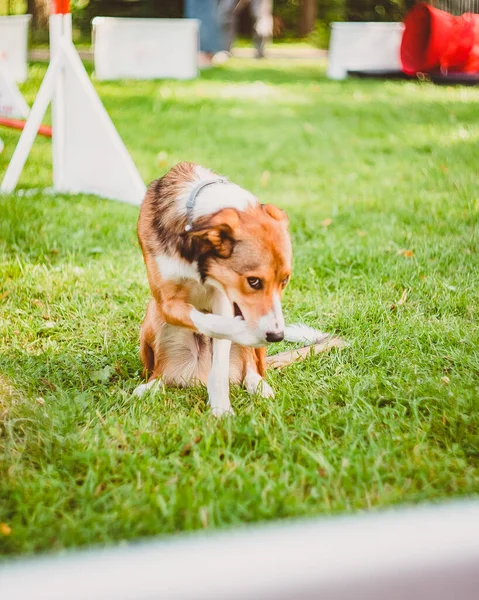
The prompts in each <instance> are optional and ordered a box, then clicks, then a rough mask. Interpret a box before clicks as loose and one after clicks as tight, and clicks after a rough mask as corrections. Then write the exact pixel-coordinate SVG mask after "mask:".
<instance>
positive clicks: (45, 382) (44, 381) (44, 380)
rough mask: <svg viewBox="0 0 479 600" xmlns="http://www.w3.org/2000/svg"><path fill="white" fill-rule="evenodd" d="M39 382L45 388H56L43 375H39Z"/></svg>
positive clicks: (53, 389)
mask: <svg viewBox="0 0 479 600" xmlns="http://www.w3.org/2000/svg"><path fill="white" fill-rule="evenodd" d="M40 382H41V383H43V385H44V386H45V387H46V388H48V389H49V390H51V391H52V392H54V391H55V390H56V389H57V388H56V386H55V385H54V384H53V383H52V382H51V381H49V380H48V379H46V378H45V377H41V378H40Z"/></svg>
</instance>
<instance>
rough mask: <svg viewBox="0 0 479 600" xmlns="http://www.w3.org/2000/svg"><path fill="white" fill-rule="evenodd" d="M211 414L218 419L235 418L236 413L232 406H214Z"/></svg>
mask: <svg viewBox="0 0 479 600" xmlns="http://www.w3.org/2000/svg"><path fill="white" fill-rule="evenodd" d="M211 414H212V415H213V416H215V417H217V418H220V417H228V416H229V417H234V416H235V411H234V410H233V409H232V408H231V406H212V407H211Z"/></svg>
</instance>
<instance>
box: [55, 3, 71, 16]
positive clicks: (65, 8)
mask: <svg viewBox="0 0 479 600" xmlns="http://www.w3.org/2000/svg"><path fill="white" fill-rule="evenodd" d="M51 7H52V15H66V14H68V13H69V12H70V0H52V3H51Z"/></svg>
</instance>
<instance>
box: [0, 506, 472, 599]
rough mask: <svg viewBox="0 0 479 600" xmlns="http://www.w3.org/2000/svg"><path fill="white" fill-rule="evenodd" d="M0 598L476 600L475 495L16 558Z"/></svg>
mask: <svg viewBox="0 0 479 600" xmlns="http://www.w3.org/2000/svg"><path fill="white" fill-rule="evenodd" d="M12 535H14V533H12ZM33 535H34V532H33V531H32V536H33ZM0 597H1V598H2V600H24V599H25V600H27V599H28V600H77V599H78V600H80V599H81V600H97V599H98V600H100V599H101V600H146V599H148V600H151V599H163V598H165V599H180V598H181V599H193V598H195V599H203V598H204V599H208V600H216V599H217V600H220V599H221V600H231V599H233V600H236V599H238V600H239V599H246V598H248V599H250V598H251V599H254V600H262V599H271V600H273V599H274V600H283V599H291V600H293V599H294V600H303V599H306V600H309V599H313V598H321V599H328V600H399V599H408V600H429V599H430V600H451V599H454V600H477V598H479V503H478V502H458V503H453V504H449V505H442V506H433V507H431V506H428V507H425V506H423V507H419V508H414V509H401V510H396V511H387V512H380V513H375V514H367V515H360V516H354V517H336V518H327V519H326V518H324V519H318V520H309V521H301V522H284V523H280V524H277V523H275V524H272V525H263V526H260V527H243V528H241V529H239V530H233V531H227V532H221V533H213V534H208V535H205V534H192V535H184V534H183V535H181V536H176V537H170V538H166V539H163V540H161V541H149V542H145V543H140V544H134V545H130V546H123V547H115V548H109V549H103V550H98V549H95V550H87V551H82V552H71V553H67V554H66V555H63V556H50V557H48V556H47V557H41V558H37V559H30V560H17V561H14V562H11V563H7V564H4V565H3V566H0Z"/></svg>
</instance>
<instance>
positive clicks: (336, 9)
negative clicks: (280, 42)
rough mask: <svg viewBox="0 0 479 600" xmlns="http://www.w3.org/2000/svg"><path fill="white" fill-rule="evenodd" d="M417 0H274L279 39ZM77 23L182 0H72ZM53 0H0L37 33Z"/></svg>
mask: <svg viewBox="0 0 479 600" xmlns="http://www.w3.org/2000/svg"><path fill="white" fill-rule="evenodd" d="M412 4H414V0H274V35H275V39H294V38H307V39H308V41H310V42H311V43H313V44H315V45H316V46H320V47H326V46H327V43H328V39H329V23H331V21H400V20H401V19H402V18H403V17H404V14H405V12H406V11H407V10H408V9H409V8H410V7H411V6H412ZM71 5H72V13H73V18H74V26H75V29H77V30H79V32H80V33H81V34H82V36H85V37H87V36H89V35H90V28H91V20H92V18H93V17H95V16H105V17H108V16H114V17H163V18H165V17H178V18H181V17H182V16H183V0H71ZM48 10H49V0H0V14H2V15H8V14H23V13H26V12H28V13H30V14H32V15H33V22H32V28H33V34H34V36H35V34H36V33H40V32H41V31H42V30H43V31H46V30H47V28H48ZM238 29H239V33H240V35H245V36H249V35H250V33H251V19H250V16H249V12H248V10H247V9H245V10H243V11H242V12H241V13H240V15H239V23H238Z"/></svg>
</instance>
